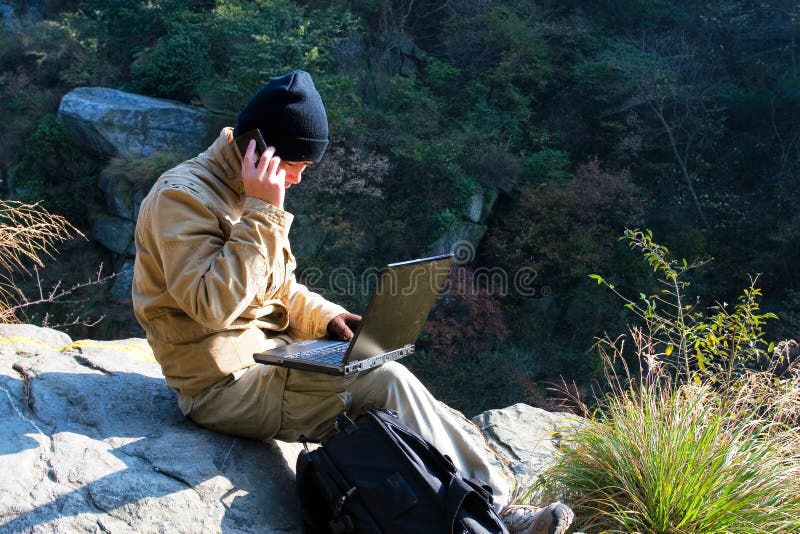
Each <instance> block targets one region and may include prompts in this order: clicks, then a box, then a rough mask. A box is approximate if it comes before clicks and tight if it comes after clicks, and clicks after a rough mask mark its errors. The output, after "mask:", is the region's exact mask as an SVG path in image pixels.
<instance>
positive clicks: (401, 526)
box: [297, 410, 508, 534]
mask: <svg viewBox="0 0 800 534" xmlns="http://www.w3.org/2000/svg"><path fill="white" fill-rule="evenodd" d="M336 425H337V430H338V432H337V433H336V434H334V435H333V436H331V437H329V438H328V439H326V440H325V441H323V442H322V444H321V446H320V447H319V448H317V449H315V450H312V451H308V450H304V451H302V452H301V453H300V456H298V458H297V491H298V495H299V498H300V505H301V507H302V511H303V523H304V527H305V528H306V531H307V532H310V533H313V534H317V533H333V534H340V533H357V534H361V533H365V534H366V533H368V534H373V533H375V534H377V533H386V534H392V533H397V534H414V533H424V534H435V533H447V534H450V533H452V534H478V533H480V534H490V533H491V534H495V533H507V532H508V531H507V530H506V529H505V527H504V526H503V523H502V521H501V520H500V518H499V517H498V516H497V513H496V512H495V511H494V510H493V509H492V507H491V494H490V492H489V491H487V488H486V487H482V486H480V485H478V484H477V483H475V482H473V481H471V480H468V479H466V478H463V477H461V476H460V475H459V474H458V472H457V470H456V468H455V466H454V465H453V462H452V461H451V460H450V458H448V457H447V456H445V455H443V454H442V453H440V452H439V451H438V450H437V449H436V448H435V447H434V446H433V445H431V444H430V443H428V442H427V441H425V440H424V439H423V438H421V437H420V436H418V435H417V434H416V433H415V432H413V431H412V430H411V429H409V428H408V427H406V426H405V425H403V424H402V423H401V422H400V421H399V419H397V416H396V415H395V414H394V413H393V412H390V411H386V410H372V411H370V412H367V413H365V414H363V415H361V416H359V417H358V418H357V419H356V420H355V421H352V420H351V419H350V418H348V417H347V416H346V415H340V416H339V418H338V419H337V422H336Z"/></svg>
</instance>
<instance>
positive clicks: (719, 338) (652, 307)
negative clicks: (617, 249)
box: [590, 230, 777, 387]
mask: <svg viewBox="0 0 800 534" xmlns="http://www.w3.org/2000/svg"><path fill="white" fill-rule="evenodd" d="M623 239H625V240H626V241H628V244H629V246H630V247H631V248H632V249H635V250H638V251H640V252H641V254H642V257H643V258H644V261H645V262H646V263H647V264H648V265H649V266H650V268H651V269H652V270H653V271H654V272H655V273H656V274H657V276H658V278H659V282H660V286H661V288H660V289H659V290H657V291H654V292H648V294H645V293H639V296H638V298H631V297H627V296H624V295H623V294H622V293H621V292H620V290H618V289H617V287H616V286H615V285H614V284H613V283H611V282H608V281H606V280H605V279H604V278H602V277H601V276H599V275H596V274H593V275H590V277H591V278H592V279H594V280H596V281H597V283H598V284H603V285H605V286H606V287H607V288H608V289H609V290H611V291H612V292H613V293H614V294H615V295H617V296H619V297H620V298H622V299H623V301H624V302H625V308H627V309H628V310H630V311H632V312H633V313H634V314H635V315H636V316H637V317H639V318H640V319H641V320H642V321H643V322H644V327H645V328H646V330H647V332H649V335H650V336H651V337H652V341H653V343H654V345H653V350H655V351H656V354H657V356H658V358H659V361H660V362H661V363H663V364H669V365H670V366H671V367H672V368H673V370H674V371H675V372H676V373H677V376H678V377H679V379H680V380H682V381H687V382H689V381H692V382H696V383H700V382H701V381H703V380H708V381H710V382H713V383H716V382H718V381H720V382H721V383H722V384H724V385H725V386H726V387H727V386H730V385H731V384H732V383H733V382H734V381H735V380H736V379H738V378H739V377H742V376H744V375H745V374H746V373H747V371H748V370H750V369H756V368H761V367H762V366H763V365H762V364H763V363H764V361H767V362H768V361H770V356H771V353H772V352H773V350H774V344H772V343H768V342H767V341H765V340H764V325H765V323H766V321H767V320H769V319H776V318H777V316H776V315H775V314H773V313H760V305H759V302H758V299H759V298H760V297H761V290H760V289H758V288H756V287H755V286H754V284H755V280H753V281H751V284H750V286H749V287H748V288H746V289H745V290H744V292H743V294H742V295H741V296H740V297H739V299H738V302H737V304H736V305H735V306H734V307H733V309H732V310H731V309H729V306H728V305H727V304H726V303H722V304H716V305H714V306H711V307H710V308H709V310H708V312H704V311H701V310H700V309H699V301H696V302H691V301H688V302H687V298H686V292H687V290H688V288H689V285H690V282H689V281H688V280H687V275H688V273H689V272H690V271H692V270H694V269H696V268H697V267H699V266H700V265H702V264H703V263H704V262H693V263H689V262H688V261H687V260H685V259H681V260H678V259H675V258H673V257H672V256H671V254H670V252H669V249H667V247H665V246H664V245H660V244H658V243H656V242H654V241H653V233H652V232H651V231H649V230H644V231H642V230H626V231H625V235H624V236H623Z"/></svg>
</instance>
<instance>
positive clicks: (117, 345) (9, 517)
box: [0, 325, 571, 533]
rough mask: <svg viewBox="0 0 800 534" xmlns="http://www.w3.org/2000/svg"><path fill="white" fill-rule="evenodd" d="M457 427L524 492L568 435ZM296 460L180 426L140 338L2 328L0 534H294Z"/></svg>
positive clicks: (542, 422) (534, 420) (515, 421)
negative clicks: (502, 463)
mask: <svg viewBox="0 0 800 534" xmlns="http://www.w3.org/2000/svg"><path fill="white" fill-rule="evenodd" d="M456 415H457V416H458V417H459V418H460V420H462V422H463V424H464V428H465V430H466V431H467V432H468V433H469V434H471V435H472V436H473V438H474V439H482V436H481V429H480V428H482V429H483V431H484V432H485V435H486V437H487V438H488V439H489V441H490V442H491V443H492V444H493V445H494V447H495V448H496V450H498V451H499V452H500V453H501V454H502V455H504V456H506V457H507V458H508V459H509V460H510V461H511V467H512V469H513V470H514V472H515V473H517V475H518V476H519V477H520V478H522V479H523V480H528V479H531V478H533V477H535V476H538V474H539V473H540V472H541V469H542V468H543V467H544V466H546V465H547V464H548V463H549V461H550V458H552V455H553V454H556V453H557V441H558V440H557V432H560V431H562V430H561V429H562V428H564V429H566V428H569V424H571V423H569V422H568V421H567V420H568V419H569V418H568V417H567V416H565V415H563V414H548V413H547V412H545V411H543V410H538V409H535V408H531V407H529V406H525V405H521V404H517V405H514V406H512V407H510V408H507V409H505V410H493V411H491V412H487V413H485V414H482V415H480V416H478V417H476V418H475V419H474V421H475V422H476V423H477V426H476V425H475V424H473V423H471V422H469V421H468V420H466V419H465V418H463V416H461V415H460V414H458V413H456ZM564 421H567V422H566V423H564V424H563V425H562V422H564ZM479 427H480V428H479ZM554 432H555V433H554ZM301 448H302V447H301V446H300V445H298V444H287V443H282V442H277V441H275V442H268V443H261V442H257V441H253V440H247V439H241V438H235V437H231V436H226V435H222V434H217V433H214V432H211V431H207V430H204V429H202V428H199V427H197V426H196V425H194V424H192V423H191V422H189V421H188V420H187V419H186V418H185V417H184V416H183V415H182V414H181V413H180V411H179V410H178V408H177V406H176V402H175V398H174V394H173V392H172V390H170V389H169V388H168V387H167V385H166V383H165V382H164V379H163V376H162V375H161V371H160V368H159V366H158V365H157V364H156V363H155V360H154V358H153V354H152V352H151V351H150V348H149V346H148V345H147V342H146V341H145V340H143V339H126V340H119V341H92V340H81V341H75V342H73V341H72V340H71V339H70V338H69V336H67V335H66V334H63V333H61V332H57V331H55V330H50V329H46V328H38V327H34V326H30V325H0V455H2V461H0V533H6V532H9V533H12V532H13V533H17V532H23V533H33V532H70V533H72V532H115V533H116V532H187V533H194V532H210V533H214V532H225V533H276V532H298V533H299V532H301V529H300V526H299V525H300V521H299V511H298V505H297V503H296V500H295V497H294V472H293V468H294V465H295V461H296V458H297V455H298V454H299V452H300V450H301Z"/></svg>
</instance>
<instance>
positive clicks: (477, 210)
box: [464, 189, 483, 223]
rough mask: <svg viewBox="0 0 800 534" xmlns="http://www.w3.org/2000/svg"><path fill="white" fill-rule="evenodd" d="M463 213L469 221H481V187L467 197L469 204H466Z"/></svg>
mask: <svg viewBox="0 0 800 534" xmlns="http://www.w3.org/2000/svg"><path fill="white" fill-rule="evenodd" d="M464 215H465V216H466V217H467V219H469V220H470V222H474V223H479V222H481V216H482V215H483V189H478V191H477V192H476V193H475V194H474V195H472V197H471V198H470V199H469V206H467V210H466V212H465V213H464Z"/></svg>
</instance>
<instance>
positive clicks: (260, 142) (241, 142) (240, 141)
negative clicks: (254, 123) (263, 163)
mask: <svg viewBox="0 0 800 534" xmlns="http://www.w3.org/2000/svg"><path fill="white" fill-rule="evenodd" d="M251 139H255V141H256V151H255V154H253V161H254V162H255V163H256V165H258V158H260V157H261V154H263V153H264V151H265V150H266V149H267V143H265V142H264V138H263V137H262V136H261V132H260V131H259V130H258V128H255V129H253V130H249V131H247V132H245V133H243V134H242V135H240V136H239V137H237V138H236V146H237V147H239V152H240V153H241V154H242V158H244V155H245V153H247V145H249V144H250V140H251Z"/></svg>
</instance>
